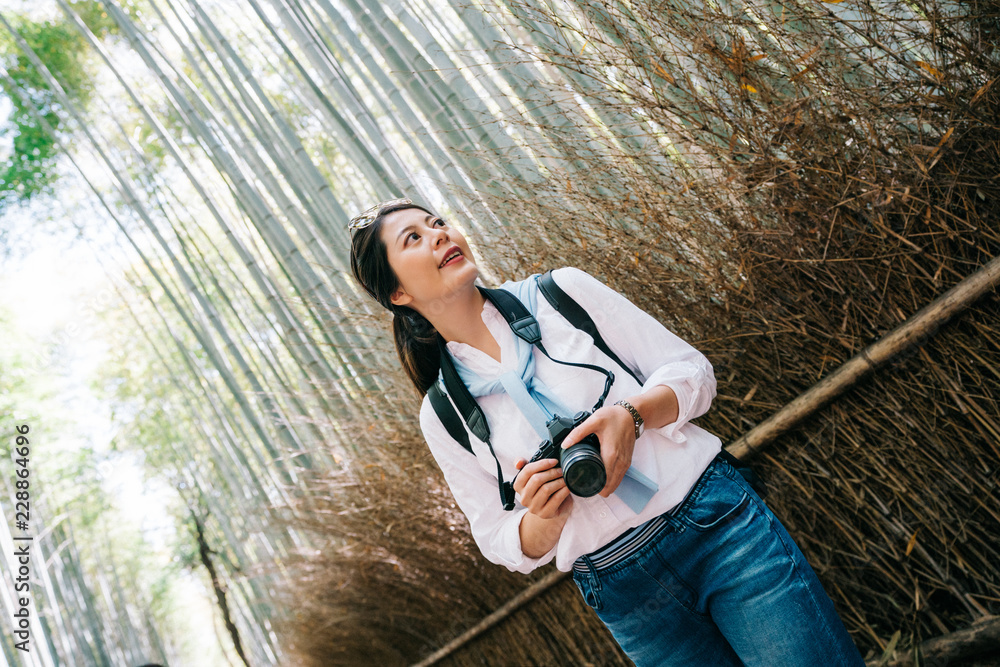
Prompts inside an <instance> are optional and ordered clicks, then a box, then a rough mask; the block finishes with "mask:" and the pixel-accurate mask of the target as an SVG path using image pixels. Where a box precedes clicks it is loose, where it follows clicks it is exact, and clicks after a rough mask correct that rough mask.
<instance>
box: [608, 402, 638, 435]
mask: <svg viewBox="0 0 1000 667" xmlns="http://www.w3.org/2000/svg"><path fill="white" fill-rule="evenodd" d="M615 405H620V406H622V407H623V408H625V409H626V410H628V411H629V414H630V415H632V421H634V422H635V437H636V440H638V439H639V436H640V435H642V432H643V430H645V429H644V428H643V421H642V417H641V416H640V415H639V411H638V410H636V409H635V407H634V406H633V405H632V404H631V403H629V402H628V401H625V400H621V401H618V402H616V403H615Z"/></svg>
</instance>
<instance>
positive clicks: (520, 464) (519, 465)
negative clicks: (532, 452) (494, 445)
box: [514, 459, 528, 470]
mask: <svg viewBox="0 0 1000 667" xmlns="http://www.w3.org/2000/svg"><path fill="white" fill-rule="evenodd" d="M527 462H528V460H527V459H518V460H516V461H514V467H515V468H517V469H518V470H520V469H521V468H523V467H524V464H525V463H527Z"/></svg>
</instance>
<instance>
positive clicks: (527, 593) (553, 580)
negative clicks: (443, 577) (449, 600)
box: [413, 570, 569, 667]
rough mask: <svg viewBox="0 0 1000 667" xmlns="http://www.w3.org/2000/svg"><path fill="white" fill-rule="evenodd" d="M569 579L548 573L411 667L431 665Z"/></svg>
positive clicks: (567, 573)
mask: <svg viewBox="0 0 1000 667" xmlns="http://www.w3.org/2000/svg"><path fill="white" fill-rule="evenodd" d="M567 577H569V572H560V571H559V570H556V571H555V572H550V573H548V574H547V575H545V577H544V578H543V579H539V580H538V581H536V582H535V583H533V584H532V585H530V586H528V587H527V588H525V589H524V590H523V591H521V592H520V593H518V594H517V595H515V596H514V597H513V598H511V599H510V600H509V601H508V602H506V603H505V604H504V605H503V606H502V607H500V608H499V609H497V610H496V611H495V612H493V613H492V614H490V615H489V616H487V617H486V618H484V619H483V620H481V621H479V622H478V623H476V624H475V625H474V626H472V627H471V628H469V629H468V630H466V631H465V632H463V633H462V634H460V635H459V636H457V637H455V638H454V639H452V640H451V641H450V642H448V643H447V644H445V645H444V646H442V647H441V648H439V649H438V650H437V651H434V653H431V654H430V655H429V656H427V657H426V658H424V659H423V660H421V661H420V662H418V663H417V664H415V665H414V666H413V667H427V665H433V664H434V663H436V662H438V661H439V660H441V659H442V658H445V657H447V656H449V655H451V654H452V653H454V652H455V651H456V650H458V649H459V648H461V647H462V646H464V645H465V644H468V643H469V642H471V641H472V640H473V639H475V638H476V637H478V636H479V635H481V634H483V633H484V632H486V631H487V630H489V629H490V628H492V627H493V626H494V625H498V624H499V623H501V622H502V621H504V620H505V619H506V618H507V617H508V616H510V615H511V614H513V613H514V612H515V611H517V610H518V609H520V608H521V607H523V606H524V605H526V604H527V603H529V602H531V601H532V600H534V599H535V598H536V597H538V596H539V595H541V594H542V593H544V592H545V591H547V590H549V589H550V588H552V587H553V586H555V585H556V584H558V583H559V582H560V581H562V580H563V579H566V578H567Z"/></svg>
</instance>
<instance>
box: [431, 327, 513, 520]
mask: <svg viewBox="0 0 1000 667" xmlns="http://www.w3.org/2000/svg"><path fill="white" fill-rule="evenodd" d="M438 349H439V351H440V357H441V376H442V378H443V379H444V386H445V388H446V389H447V390H448V395H449V396H451V399H452V400H453V401H454V402H455V407H456V408H458V413H459V415H461V417H462V419H464V420H465V423H466V425H467V426H468V427H469V430H470V431H472V434H473V435H474V436H476V437H477V438H479V439H480V440H482V441H483V442H485V443H486V446H487V447H489V448H490V454H492V455H493V460H494V461H496V464H497V484H498V486H499V488H500V502H501V503H503V508H504V509H505V510H507V511H508V512H509V511H510V510H512V509H514V486H513V485H512V484H511V483H510V482H505V481H504V479H503V469H502V468H501V467H500V459H498V458H497V455H496V452H494V451H493V443H492V442H490V427H489V424H488V423H487V422H486V415H484V414H483V411H482V410H481V409H480V407H479V404H478V403H476V399H475V398H474V397H473V396H472V393H471V392H470V391H469V388H468V387H466V386H465V383H464V382H462V378H460V377H459V376H458V371H457V370H455V364H454V362H452V360H451V355H450V354H448V348H447V347H446V346H445V342H444V339H442V338H441V337H440V336H439V337H438ZM432 390H434V391H435V393H440V392H441V388H440V387H439V386H438V384H437V382H435V383H434V384H433V385H431V389H429V390H428V391H427V393H428V395H430V393H431V391H432ZM440 398H441V399H443V403H442V402H440V401H438V399H437V398H435V397H434V396H431V398H430V400H431V405H432V406H433V408H434V411H435V412H436V413H437V415H438V418H439V419H440V420H441V423H443V424H444V427H445V429H447V430H448V433H449V434H450V435H451V436H452V437H453V438H455V440H457V441H458V442H459V443H460V444H461V445H462V446H463V447H465V448H466V449H467V450H469V452H472V444H471V442H470V441H469V436H468V434H467V433H466V432H465V431H464V429H462V427H461V424H460V423H459V422H458V420H457V417H456V415H455V411H454V410H453V409H452V408H451V405H450V404H449V403H448V399H447V397H445V396H441V397H440ZM435 401H438V402H435ZM452 429H455V430H457V431H462V437H455V433H454V432H453V431H452ZM472 453H474V452H472Z"/></svg>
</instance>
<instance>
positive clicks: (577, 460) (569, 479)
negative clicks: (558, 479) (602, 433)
mask: <svg viewBox="0 0 1000 667" xmlns="http://www.w3.org/2000/svg"><path fill="white" fill-rule="evenodd" d="M561 466H562V473H563V479H565V480H566V486H568V487H569V490H570V492H571V493H573V495H577V496H580V497H581V498H589V497H591V496H594V495H597V494H598V493H600V491H601V489H603V488H604V485H605V484H606V483H607V481H608V476H607V472H606V471H605V470H604V461H603V460H602V459H601V447H600V444H599V443H598V441H597V438H596V437H595V436H593V435H591V436H589V437H587V438H584V439H583V440H581V441H580V442H578V443H576V444H575V445H573V446H572V447H570V448H568V449H565V450H563V455H562V461H561Z"/></svg>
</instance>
